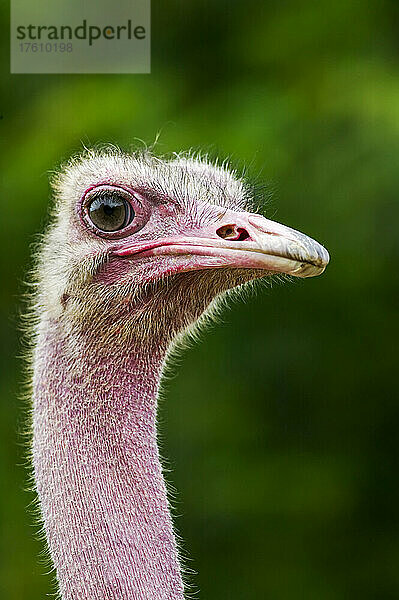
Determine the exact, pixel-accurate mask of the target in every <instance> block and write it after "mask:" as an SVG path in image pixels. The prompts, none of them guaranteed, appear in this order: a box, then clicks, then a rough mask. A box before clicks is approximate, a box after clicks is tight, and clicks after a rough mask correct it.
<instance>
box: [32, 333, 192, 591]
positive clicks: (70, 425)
mask: <svg viewBox="0 0 399 600" xmlns="http://www.w3.org/2000/svg"><path fill="white" fill-rule="evenodd" d="M60 330H61V327H60V326H59V325H58V324H54V323H51V324H48V325H47V326H46V327H45V328H43V329H42V331H46V333H42V334H40V336H39V341H38V345H37V349H36V355H35V365H34V382H33V383H34V408H33V433H34V441H33V460H34V470H35V477H36V485H37V490H38V494H39V498H40V502H41V508H42V513H43V519H44V526H45V531H46V535H47V540H48V545H49V549H50V554H51V557H52V559H53V561H54V565H55V568H56V571H57V578H58V582H59V588H60V593H61V597H62V599H63V600H182V599H183V597H184V594H183V584H182V577H181V570H180V566H179V561H178V554H177V550H176V541H175V536H174V533H173V527H172V521H171V517H170V513H169V508H168V502H167V497H166V489H165V483H164V479H163V476H162V470H161V465H160V461H159V455H158V448H157V443H156V410H157V393H158V387H159V380H160V376H161V370H162V363H163V359H164V352H162V351H161V350H160V349H159V348H157V349H156V350H155V351H154V350H153V349H150V348H146V347H144V346H143V345H139V344H138V345H137V347H133V348H132V347H129V348H126V349H124V350H121V351H118V350H115V348H114V346H113V345H112V344H109V345H108V346H107V348H106V351H104V350H103V351H100V350H99V348H100V346H101V344H98V343H96V342H95V340H92V341H91V343H90V341H89V342H88V341H87V340H86V341H85V342H84V344H83V343H82V344H81V343H80V340H79V339H74V338H73V336H72V335H71V334H69V335H63V334H62V333H61V332H60Z"/></svg>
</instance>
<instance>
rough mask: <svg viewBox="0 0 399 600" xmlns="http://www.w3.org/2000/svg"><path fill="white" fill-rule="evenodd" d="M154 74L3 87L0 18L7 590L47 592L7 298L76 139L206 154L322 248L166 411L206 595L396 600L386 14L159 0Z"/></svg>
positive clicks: (226, 338) (187, 375)
mask: <svg viewBox="0 0 399 600" xmlns="http://www.w3.org/2000/svg"><path fill="white" fill-rule="evenodd" d="M152 7H153V8H152V14H153V27H152V39H153V41H152V74H151V75H137V76H135V75H131V76H118V75H114V76H73V75H70V76H54V75H51V76H43V75H37V76H25V75H13V76H11V75H9V66H8V60H9V54H8V22H9V12H8V6H7V5H6V4H5V3H2V4H1V5H0V14H1V27H2V29H1V31H2V36H1V38H0V44H1V49H2V55H1V64H2V76H1V100H0V102H1V104H0V112H1V117H2V118H1V119H0V132H1V133H0V141H1V154H0V160H1V167H0V177H1V205H2V212H1V220H0V223H1V243H2V245H3V247H2V251H1V259H0V260H1V279H2V282H1V318H0V327H1V369H2V371H1V373H2V375H1V381H0V386H1V387H0V394H1V405H0V411H1V413H0V428H1V429H0V444H1V447H0V479H1V489H2V490H3V491H2V493H1V495H0V503H1V536H0V565H1V566H0V597H1V598H4V599H7V600H20V599H21V598H23V599H24V600H37V599H42V598H44V597H46V594H47V593H49V592H50V591H51V589H52V588H51V576H49V575H45V574H44V573H46V572H48V567H47V566H46V565H45V564H43V563H42V562H41V561H40V559H39V558H38V555H39V553H40V552H41V549H42V544H41V542H39V541H38V540H37V539H36V532H37V529H38V528H37V526H36V525H35V523H34V519H33V516H32V514H31V513H29V512H28V510H27V507H28V505H29V503H30V502H31V501H32V495H31V494H30V493H28V492H25V491H24V487H25V486H26V472H25V470H24V467H23V455H24V448H23V443H22V439H21V438H20V437H18V435H17V431H18V429H19V424H20V423H21V421H22V419H23V414H22V413H23V408H22V407H23V403H22V402H21V400H19V399H18V396H17V394H18V391H19V390H20V388H21V379H22V376H21V363H20V361H19V360H18V359H17V358H16V356H17V355H18V353H19V352H20V346H19V342H18V337H19V336H18V331H17V324H18V306H20V296H21V291H22V290H23V286H22V283H21V282H22V281H23V279H24V277H25V273H26V270H27V268H28V266H29V264H30V260H31V258H30V244H31V242H32V240H33V239H34V236H35V233H36V232H38V231H40V230H41V228H42V226H43V223H44V222H45V219H46V211H47V206H48V199H49V194H50V192H49V186H48V172H49V170H51V169H53V168H54V166H55V165H56V164H57V163H58V162H59V161H60V160H61V159H64V158H66V157H68V156H69V155H70V154H71V153H74V152H76V151H78V150H79V149H80V148H81V147H82V143H83V144H85V145H91V144H95V143H98V142H104V141H109V142H113V143H116V144H118V145H121V146H122V147H124V148H129V147H131V145H132V144H135V143H136V142H135V139H136V138H138V139H140V140H144V141H145V142H147V143H150V144H151V143H152V142H153V141H154V139H155V137H156V135H157V134H158V133H159V132H161V133H160V139H159V143H158V145H157V151H158V152H160V153H165V152H169V151H175V150H184V149H189V148H190V147H194V148H204V149H205V150H208V151H210V152H211V153H212V154H213V155H219V156H221V157H222V158H224V157H226V156H231V157H232V158H233V160H234V161H235V163H236V164H238V165H239V166H240V165H241V166H244V165H246V166H247V170H248V174H249V176H250V177H252V178H255V179H257V180H258V181H261V182H264V183H266V184H268V185H269V187H270V188H271V189H272V190H274V194H273V198H272V200H271V202H270V203H269V205H268V208H267V209H266V214H267V216H269V217H272V218H275V219H276V220H279V221H282V222H284V223H286V224H288V225H291V226H293V227H295V228H298V229H300V230H303V231H305V232H307V233H309V234H310V235H312V236H314V237H316V239H318V240H319V241H321V242H322V243H324V244H325V245H326V246H327V248H328V249H329V250H330V252H331V255H332V261H331V265H330V266H329V268H328V270H327V272H326V274H325V275H323V276H322V277H321V278H316V279H314V280H308V281H298V282H296V283H294V284H285V285H275V286H274V287H273V289H272V290H270V291H269V292H267V291H266V292H264V291H262V292H261V293H259V294H258V295H257V297H254V298H252V299H249V300H248V301H246V302H245V303H244V302H243V303H241V304H240V303H237V304H235V305H234V306H233V307H232V310H231V311H230V312H227V313H226V314H225V315H224V320H223V322H222V323H220V324H219V325H218V326H217V327H214V328H213V329H212V330H211V331H209V332H207V333H206V335H204V337H203V340H202V342H201V343H200V344H198V345H196V346H195V347H194V348H192V349H191V350H190V351H189V352H187V353H186V354H185V355H184V357H183V358H182V361H181V365H180V367H179V370H178V371H179V372H178V375H177V376H176V377H175V378H173V379H172V380H171V381H169V383H168V384H167V388H168V394H167V396H168V399H167V401H165V402H164V403H162V407H161V422H162V437H163V439H164V443H163V455H165V456H167V457H169V462H170V466H171V468H172V473H170V475H169V479H170V480H171V481H172V482H173V485H174V486H175V487H176V488H177V489H178V490H179V494H178V502H177V505H176V512H177V513H178V515H179V516H178V518H177V527H178V529H179V531H180V533H181V535H182V537H183V539H184V540H185V548H186V551H187V553H188V555H189V556H190V557H191V560H190V562H189V567H191V568H192V569H194V570H195V571H197V572H198V574H197V575H195V576H194V577H193V586H194V589H198V588H199V589H200V598H201V599H204V600H220V599H226V600H241V599H244V598H245V599H246V600H255V599H256V600H259V599H261V598H262V599H263V598H265V599H267V600H268V599H270V600H297V599H298V598H304V599H305V598H306V600H313V599H315V600H316V599H317V600H338V599H339V600H342V599H347V598H350V599H358V598H362V599H363V600H369V599H370V600H371V599H373V600H377V599H378V600H388V599H393V598H399V535H398V534H399V532H398V524H399V523H398V516H397V514H398V508H399V507H398V504H399V488H398V484H397V480H398V458H397V430H398V425H399V402H398V394H397V391H396V389H397V378H398V366H397V340H398V335H399V331H398V329H399V327H398V319H397V299H398V294H399V283H398V272H397V271H398V259H399V236H398V219H399V201H398V195H399V168H398V158H399V64H398V55H399V3H398V2H397V1H396V0H391V1H388V0H368V1H367V0H365V1H363V2H361V1H359V0H345V1H343V0H335V1H333V0H302V1H300V0H274V1H272V0H269V1H265V0H258V1H256V0H246V1H245V2H244V1H242V0H239V1H235V2H232V1H228V0H213V1H212V2H208V1H204V0H202V1H200V0H190V2H183V1H178V0H169V2H160V1H159V0H154V1H153V4H152Z"/></svg>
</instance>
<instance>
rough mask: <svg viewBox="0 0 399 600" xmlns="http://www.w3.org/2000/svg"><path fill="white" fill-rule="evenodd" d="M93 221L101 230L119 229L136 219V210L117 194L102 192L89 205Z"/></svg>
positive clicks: (90, 216)
mask: <svg viewBox="0 0 399 600" xmlns="http://www.w3.org/2000/svg"><path fill="white" fill-rule="evenodd" d="M88 214H89V218H90V220H91V222H92V223H93V225H95V227H97V229H100V230H101V231H110V232H111V231H119V230H120V229H124V228H125V227H126V226H127V225H130V223H131V222H132V221H133V219H134V215H135V213H134V210H133V208H132V206H131V205H130V204H129V202H128V201H127V200H126V199H125V198H123V196H119V195H117V194H101V195H100V196H98V197H96V198H94V200H93V201H92V202H91V204H90V205H89V206H88Z"/></svg>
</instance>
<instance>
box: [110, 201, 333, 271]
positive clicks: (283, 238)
mask: <svg viewBox="0 0 399 600" xmlns="http://www.w3.org/2000/svg"><path fill="white" fill-rule="evenodd" d="M113 253H114V254H116V255H118V256H129V257H132V258H133V257H135V256H137V258H139V257H143V258H144V257H156V256H171V257H172V256H174V257H180V259H183V260H184V257H186V261H185V263H186V268H184V267H183V265H180V268H178V269H176V270H178V271H182V270H184V271H190V270H197V269H207V268H209V269H210V268H222V267H233V268H245V269H262V270H265V271H268V272H275V273H286V274H288V275H295V276H296V277H314V276H315V275H320V274H321V273H323V271H324V269H325V268H326V266H327V265H328V262H329V260H330V257H329V254H328V252H327V250H326V249H325V248H324V247H323V246H322V245H321V244H319V243H318V242H316V241H315V240H313V239H312V238H310V237H308V236H307V235H305V234H303V233H300V232H299V231H296V230H295V229H291V228H290V227H286V226H285V225H281V224H280V223H276V222H275V221H269V220H268V219H266V218H265V217H262V216H261V215H258V214H251V213H246V212H235V211H232V210H227V211H226V212H225V213H223V217H222V218H221V219H219V220H217V222H215V223H212V224H211V225H208V226H207V227H205V228H202V229H198V230H193V231H192V232H191V231H190V233H189V234H188V235H175V236H171V237H166V238H162V239H157V240H153V241H148V242H143V241H140V242H137V243H134V242H133V243H132V242H131V240H129V242H128V244H126V245H123V246H122V245H121V246H119V247H118V248H115V249H114V251H113Z"/></svg>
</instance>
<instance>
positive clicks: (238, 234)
mask: <svg viewBox="0 0 399 600" xmlns="http://www.w3.org/2000/svg"><path fill="white" fill-rule="evenodd" d="M216 233H217V235H218V236H219V237H221V238H223V239H224V240H234V241H236V242H242V241H243V240H247V239H248V238H249V237H250V235H249V233H248V231H247V230H246V229H244V228H243V227H237V226H236V225H223V227H219V229H217V230H216Z"/></svg>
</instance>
